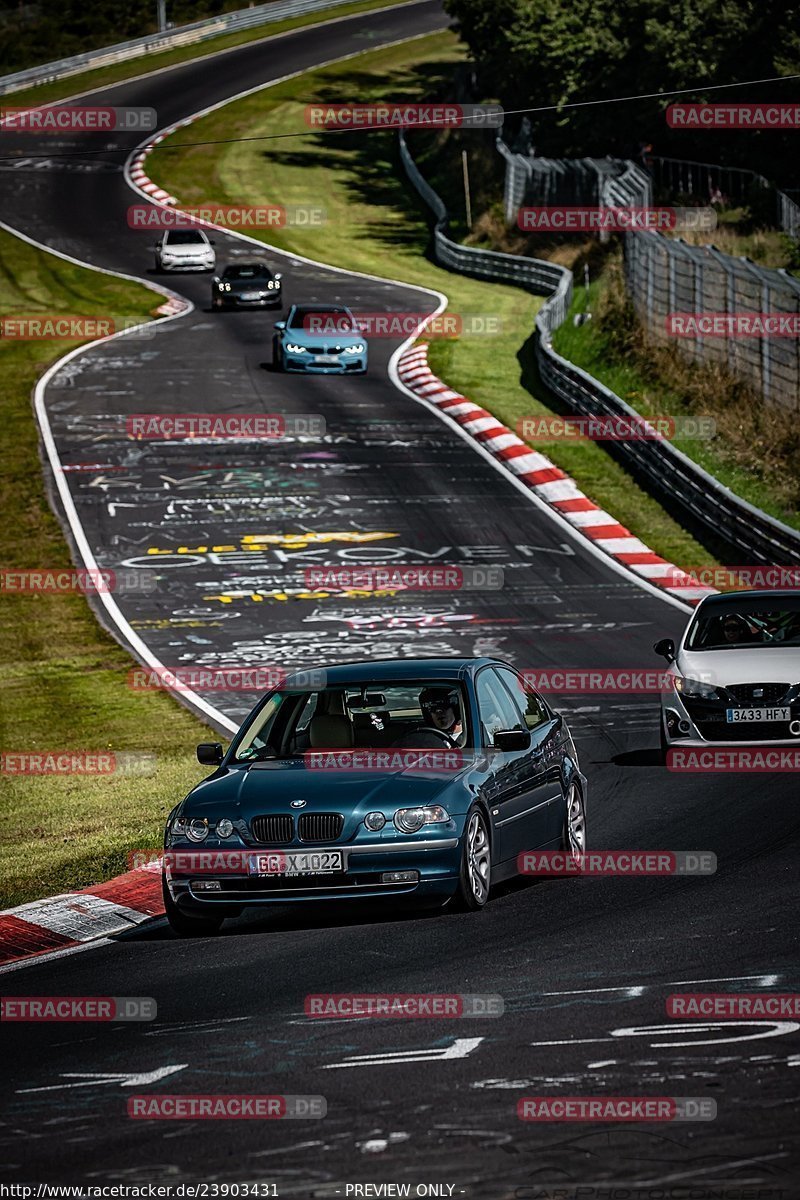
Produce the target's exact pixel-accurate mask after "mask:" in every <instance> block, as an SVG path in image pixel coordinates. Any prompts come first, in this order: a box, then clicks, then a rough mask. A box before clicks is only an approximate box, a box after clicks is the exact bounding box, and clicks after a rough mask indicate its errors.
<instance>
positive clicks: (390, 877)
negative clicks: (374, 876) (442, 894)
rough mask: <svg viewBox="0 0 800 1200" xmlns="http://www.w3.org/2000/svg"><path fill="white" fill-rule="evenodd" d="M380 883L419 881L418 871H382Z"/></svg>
mask: <svg viewBox="0 0 800 1200" xmlns="http://www.w3.org/2000/svg"><path fill="white" fill-rule="evenodd" d="M381 883H419V871H384V872H383V874H382V875H381Z"/></svg>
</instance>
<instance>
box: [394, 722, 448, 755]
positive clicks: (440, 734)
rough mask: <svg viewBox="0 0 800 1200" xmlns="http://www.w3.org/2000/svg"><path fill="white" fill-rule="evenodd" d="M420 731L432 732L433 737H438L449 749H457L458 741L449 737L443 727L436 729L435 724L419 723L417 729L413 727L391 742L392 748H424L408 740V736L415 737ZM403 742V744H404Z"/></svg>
mask: <svg viewBox="0 0 800 1200" xmlns="http://www.w3.org/2000/svg"><path fill="white" fill-rule="evenodd" d="M422 733H432V734H434V736H435V737H440V738H441V739H442V741H443V742H444V744H445V746H447V747H448V749H450V750H457V749H458V742H457V741H456V740H455V739H454V738H451V737H450V734H449V733H445V731H444V730H443V729H437V728H436V727H435V725H420V727H419V728H418V729H414V730H413V731H411V732H409V733H404V734H403V735H402V737H399V738H398V739H397V741H395V742H392V746H393V747H394V748H404V749H406V750H424V749H425V747H424V746H418V745H417V743H416V742H409V740H408V739H409V738H417V737H419V736H420V734H422ZM404 743H405V746H404Z"/></svg>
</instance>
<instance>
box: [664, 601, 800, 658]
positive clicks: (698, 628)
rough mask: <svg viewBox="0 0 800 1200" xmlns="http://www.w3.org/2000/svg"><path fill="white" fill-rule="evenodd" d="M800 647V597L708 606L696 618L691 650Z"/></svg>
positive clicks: (689, 644)
mask: <svg viewBox="0 0 800 1200" xmlns="http://www.w3.org/2000/svg"><path fill="white" fill-rule="evenodd" d="M767 646H773V647H781V646H800V596H797V597H796V598H795V597H788V598H784V597H781V599H780V600H775V599H772V600H770V599H769V598H767V597H765V598H764V599H763V600H758V599H755V600H737V599H736V598H735V597H732V598H731V599H730V600H729V601H725V602H721V603H715V604H710V605H706V606H705V607H704V608H703V609H701V610H700V612H698V614H697V616H696V617H695V619H694V621H693V623H692V626H691V629H690V630H689V635H688V637H687V639H686V649H687V650H745V649H762V650H763V649H764V648H765V647H767Z"/></svg>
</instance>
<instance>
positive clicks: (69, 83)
mask: <svg viewBox="0 0 800 1200" xmlns="http://www.w3.org/2000/svg"><path fill="white" fill-rule="evenodd" d="M387 7H389V5H388V4H387V0H353V3H352V4H343V5H341V7H340V8H336V9H332V10H331V11H330V12H329V13H325V12H316V13H306V14H305V15H304V16H298V17H287V18H286V20H284V21H274V22H272V23H271V24H268V25H258V26H256V27H255V28H254V29H243V30H240V31H239V33H228V34H223V35H222V36H221V37H217V38H209V40H208V41H207V42H201V43H199V44H195V45H191V46H180V47H176V49H174V50H163V51H161V53H158V54H143V55H142V56H141V57H140V58H132V59H129V60H128V61H127V62H122V63H114V65H113V66H108V67H98V68H96V69H95V70H93V71H82V72H81V73H80V74H79V75H70V76H69V77H68V78H67V79H60V80H56V81H55V82H54V83H43V84H41V85H40V86H39V87H31V88H25V90H24V91H20V92H10V93H9V94H8V96H4V97H3V102H4V104H6V105H7V106H9V107H12V106H16V105H18V104H34V103H36V104H46V103H48V102H49V101H51V100H61V99H63V98H65V97H67V96H81V95H83V94H84V93H85V92H88V91H94V90H95V89H96V88H104V87H110V86H111V84H113V83H124V81H125V80H126V79H134V78H135V77H136V76H138V75H143V74H145V73H146V72H148V71H159V70H161V69H162V68H163V67H174V66H178V65H180V63H185V62H190V61H191V60H192V59H196V58H207V57H208V55H209V54H218V53H219V51H220V50H232V49H234V48H235V47H236V46H243V45H245V44H246V43H247V42H256V41H259V40H263V39H264V38H268V37H275V36H276V35H277V34H280V33H289V32H291V31H292V30H295V29H303V28H304V27H305V26H306V25H318V24H319V23H320V22H321V21H325V20H331V19H334V18H336V17H349V16H353V15H354V14H355V13H360V12H370V11H371V10H372V9H376V8H387Z"/></svg>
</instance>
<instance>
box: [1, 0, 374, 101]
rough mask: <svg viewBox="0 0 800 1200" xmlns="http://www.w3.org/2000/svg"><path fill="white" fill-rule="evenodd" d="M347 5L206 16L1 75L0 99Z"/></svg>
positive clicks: (323, 0) (282, 4)
mask: <svg viewBox="0 0 800 1200" xmlns="http://www.w3.org/2000/svg"><path fill="white" fill-rule="evenodd" d="M350 2H351V0H274V3H272V4H259V5H257V6H254V7H252V8H243V9H237V10H236V11H235V12H230V13H222V14H221V15H220V16H218V17H208V18H207V19H206V20H204V21H194V22H193V23H192V24H191V25H182V26H180V28H178V29H173V30H170V31H169V32H168V33H153V34H148V36H146V37H140V38H133V39H132V40H131V41H128V42H118V43H117V44H116V45H114V46H106V47H104V48H103V49H100V50H87V51H85V52H84V53H83V54H73V55H72V56H71V57H70V58H62V59H59V60H58V61H57V62H51V63H43V64H42V65H41V66H38V67H29V68H28V69H27V70H25V71H16V72H14V74H12V75H3V76H2V77H0V96H8V95H10V94H11V93H12V92H18V91H20V90H21V89H22V88H27V87H38V86H40V85H41V84H44V83H54V82H55V81H57V80H59V79H67V78H69V76H70V75H78V74H80V72H82V71H92V70H94V69H95V68H97V67H108V66H112V65H113V64H114V63H119V62H127V61H128V60H129V59H132V58H141V57H142V56H143V55H146V54H156V53H159V52H161V51H163V50H173V49H177V48H179V47H181V46H190V45H194V44H195V43H197V42H204V41H207V40H208V39H209V38H214V37H219V36H220V35H221V34H224V33H237V32H238V31H239V30H241V29H252V28H254V27H255V26H257V25H271V24H274V23H275V22H276V21H282V20H284V18H286V17H298V16H302V15H303V14H304V13H312V12H321V11H323V10H324V9H328V8H338V7H339V6H341V5H343V4H348V3H350Z"/></svg>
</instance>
